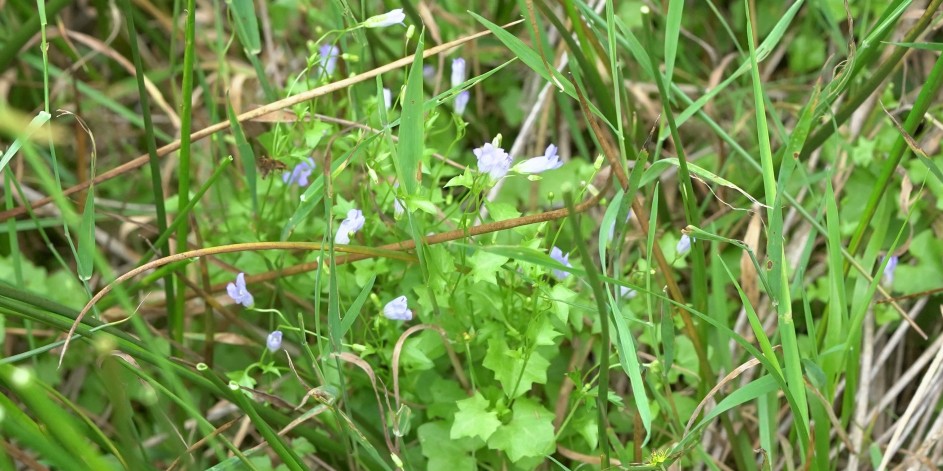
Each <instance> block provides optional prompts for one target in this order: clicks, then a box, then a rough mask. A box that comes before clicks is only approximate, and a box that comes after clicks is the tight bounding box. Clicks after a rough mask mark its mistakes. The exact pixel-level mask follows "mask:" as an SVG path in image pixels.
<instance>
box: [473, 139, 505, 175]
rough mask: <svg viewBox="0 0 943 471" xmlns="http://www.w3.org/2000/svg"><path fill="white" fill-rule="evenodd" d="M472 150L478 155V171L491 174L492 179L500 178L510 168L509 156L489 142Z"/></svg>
mask: <svg viewBox="0 0 943 471" xmlns="http://www.w3.org/2000/svg"><path fill="white" fill-rule="evenodd" d="M472 152H473V153H474V154H475V157H478V171H479V172H481V173H487V174H488V175H491V178H492V179H494V180H500V179H501V178H502V177H504V176H505V175H507V174H508V170H510V169H511V156H510V155H508V153H507V152H505V151H504V149H502V148H500V147H497V146H495V145H494V144H492V143H490V142H487V143H485V145H483V146H481V147H479V148H477V149H475V150H473V151H472Z"/></svg>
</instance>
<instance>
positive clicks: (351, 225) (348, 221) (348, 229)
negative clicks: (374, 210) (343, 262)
mask: <svg viewBox="0 0 943 471" xmlns="http://www.w3.org/2000/svg"><path fill="white" fill-rule="evenodd" d="M366 221H367V219H366V218H364V217H363V211H361V210H359V209H351V210H350V211H347V217H346V218H344V220H343V221H341V224H340V227H338V228H337V234H336V235H335V236H334V243H335V244H349V243H350V236H352V235H354V234H356V233H357V231H359V230H360V229H363V224H364V223H365V222H366Z"/></svg>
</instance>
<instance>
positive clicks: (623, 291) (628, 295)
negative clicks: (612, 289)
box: [619, 286, 638, 299]
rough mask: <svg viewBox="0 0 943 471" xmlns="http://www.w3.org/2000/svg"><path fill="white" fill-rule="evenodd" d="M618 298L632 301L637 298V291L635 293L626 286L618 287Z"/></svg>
mask: <svg viewBox="0 0 943 471" xmlns="http://www.w3.org/2000/svg"><path fill="white" fill-rule="evenodd" d="M619 296H620V297H622V298H625V299H632V298H634V297H636V296H638V291H635V290H634V289H632V288H629V287H628V286H620V287H619Z"/></svg>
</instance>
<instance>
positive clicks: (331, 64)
mask: <svg viewBox="0 0 943 471" xmlns="http://www.w3.org/2000/svg"><path fill="white" fill-rule="evenodd" d="M318 56H320V58H319V59H318V62H319V63H320V65H321V73H322V74H324V76H326V77H330V76H332V75H334V70H336V69H337V58H338V57H340V56H341V50H340V49H338V48H337V46H335V45H333V44H325V45H323V46H321V47H320V48H318Z"/></svg>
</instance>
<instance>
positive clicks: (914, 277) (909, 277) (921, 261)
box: [894, 229, 943, 293]
mask: <svg viewBox="0 0 943 471" xmlns="http://www.w3.org/2000/svg"><path fill="white" fill-rule="evenodd" d="M910 253H911V254H912V255H913V256H914V258H916V259H917V263H915V264H909V263H901V264H900V265H899V266H898V267H897V269H896V270H895V271H894V286H896V287H898V289H900V290H901V291H904V292H905V293H919V292H921V291H927V290H931V289H934V288H937V287H939V286H940V280H941V279H943V243H941V242H940V241H939V240H938V239H937V238H936V237H934V236H933V232H932V229H927V230H924V231H923V232H921V233H920V234H917V236H916V237H914V239H913V241H912V242H911V243H910Z"/></svg>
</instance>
